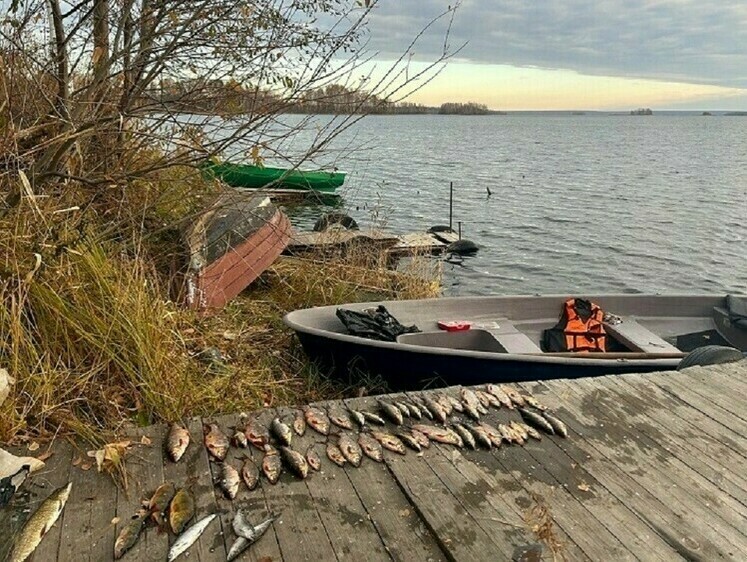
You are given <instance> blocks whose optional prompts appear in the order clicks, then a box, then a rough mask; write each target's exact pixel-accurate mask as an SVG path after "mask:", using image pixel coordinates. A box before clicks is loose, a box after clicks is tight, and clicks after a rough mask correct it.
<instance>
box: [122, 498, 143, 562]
mask: <svg viewBox="0 0 747 562" xmlns="http://www.w3.org/2000/svg"><path fill="white" fill-rule="evenodd" d="M147 519H148V511H147V510H145V509H141V510H140V511H138V512H137V513H136V514H135V515H133V516H132V517H131V518H130V520H129V521H128V522H127V524H126V525H125V526H124V527H123V528H122V530H121V531H120V532H119V535H118V536H117V540H116V541H115V542H114V559H115V560H119V559H120V558H122V556H124V553H125V552H127V551H128V550H130V549H131V548H132V547H133V546H134V545H135V543H136V542H137V539H138V537H139V536H140V533H141V532H142V530H143V529H144V528H145V521H146V520H147Z"/></svg>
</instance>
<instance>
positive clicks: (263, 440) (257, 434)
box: [244, 419, 270, 451]
mask: <svg viewBox="0 0 747 562" xmlns="http://www.w3.org/2000/svg"><path fill="white" fill-rule="evenodd" d="M244 435H246V438H247V439H248V440H249V443H251V444H252V445H254V446H255V447H256V448H257V449H259V450H260V451H264V450H265V445H267V444H269V443H270V432H269V431H268V430H267V428H266V427H265V426H264V425H262V424H261V423H259V422H258V421H257V420H256V419H252V420H250V421H249V423H247V424H246V427H244Z"/></svg>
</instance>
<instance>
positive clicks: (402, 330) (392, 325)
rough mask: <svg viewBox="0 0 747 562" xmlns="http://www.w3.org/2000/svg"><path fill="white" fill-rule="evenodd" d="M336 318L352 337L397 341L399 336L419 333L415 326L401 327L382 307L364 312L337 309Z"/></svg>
mask: <svg viewBox="0 0 747 562" xmlns="http://www.w3.org/2000/svg"><path fill="white" fill-rule="evenodd" d="M337 317H338V318H339V319H340V322H342V323H343V324H344V325H345V327H346V328H347V329H348V332H350V333H351V334H352V335H354V336H358V337H361V338H368V339H370V340H379V341H397V336H399V335H400V334H414V333H416V332H419V331H420V329H419V328H418V327H417V326H414V325H413V326H403V325H402V324H401V323H400V322H399V321H398V320H397V319H396V318H395V317H394V316H392V315H391V314H389V311H388V310H387V309H386V308H384V306H382V305H379V306H377V307H376V308H375V309H373V310H372V309H369V310H367V311H365V312H356V311H354V310H345V309H344V308H338V309H337Z"/></svg>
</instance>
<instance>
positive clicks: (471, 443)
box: [453, 422, 477, 450]
mask: <svg viewBox="0 0 747 562" xmlns="http://www.w3.org/2000/svg"><path fill="white" fill-rule="evenodd" d="M453 427H454V431H456V432H457V433H458V434H459V437H461V438H462V442H463V443H464V444H465V445H467V447H469V448H470V449H472V450H475V449H477V443H476V442H475V437H474V435H472V432H471V431H470V430H469V429H467V427H466V426H464V425H462V424H461V423H458V422H457V423H455V424H454V425H453Z"/></svg>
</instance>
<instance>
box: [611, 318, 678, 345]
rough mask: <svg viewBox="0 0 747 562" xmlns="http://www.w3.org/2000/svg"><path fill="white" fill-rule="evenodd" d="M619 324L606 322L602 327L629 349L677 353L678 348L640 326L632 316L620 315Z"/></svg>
mask: <svg viewBox="0 0 747 562" xmlns="http://www.w3.org/2000/svg"><path fill="white" fill-rule="evenodd" d="M621 319H622V322H621V323H619V324H606V323H605V325H604V329H605V330H606V331H607V333H608V334H609V335H611V336H612V337H613V338H615V339H616V340H617V341H619V342H620V343H621V344H623V345H624V346H626V347H628V348H629V349H630V350H631V351H641V352H643V353H679V352H680V350H679V349H677V348H676V347H675V346H673V345H672V344H671V343H669V342H668V341H665V340H663V339H662V338H661V337H659V336H657V335H656V334H655V333H653V332H652V331H651V330H649V329H648V328H645V327H643V326H641V325H640V324H639V323H638V322H636V321H635V320H633V319H632V318H626V317H624V316H623V317H622V318H621Z"/></svg>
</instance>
